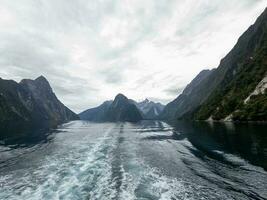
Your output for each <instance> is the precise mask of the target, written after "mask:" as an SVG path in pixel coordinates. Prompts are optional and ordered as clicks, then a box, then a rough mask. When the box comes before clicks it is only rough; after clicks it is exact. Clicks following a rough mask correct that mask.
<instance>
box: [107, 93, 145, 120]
mask: <svg viewBox="0 0 267 200" xmlns="http://www.w3.org/2000/svg"><path fill="white" fill-rule="evenodd" d="M142 119H143V117H142V115H141V113H140V111H139V110H138V108H137V107H136V106H135V105H134V104H133V103H132V102H131V101H130V100H129V99H128V98H127V97H126V96H124V95H122V94H118V95H117V96H116V97H115V99H114V101H113V102H112V104H111V105H110V107H109V109H108V111H107V114H106V120H107V121H112V122H116V121H128V122H137V121H140V120H142Z"/></svg>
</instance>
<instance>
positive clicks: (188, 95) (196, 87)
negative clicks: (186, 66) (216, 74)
mask: <svg viewBox="0 0 267 200" xmlns="http://www.w3.org/2000/svg"><path fill="white" fill-rule="evenodd" d="M213 71H214V70H203V71H201V72H200V73H199V74H198V75H197V76H196V78H194V79H193V80H192V81H191V83H190V84H188V85H187V86H186V88H185V89H184V91H183V92H182V94H181V95H179V96H178V97H177V98H176V99H175V100H174V101H172V102H170V103H168V104H167V105H166V107H165V108H164V110H163V112H162V113H161V115H160V119H167V120H174V119H177V118H180V117H182V116H184V115H185V114H189V113H192V112H193V111H194V110H195V109H196V108H197V107H198V106H199V105H200V104H201V103H202V102H203V101H205V100H206V98H207V95H208V93H207V91H206V92H204V91H205V90H206V89H207V88H206V87H205V84H204V81H205V80H206V79H207V78H208V77H209V75H210V74H211V73H213Z"/></svg>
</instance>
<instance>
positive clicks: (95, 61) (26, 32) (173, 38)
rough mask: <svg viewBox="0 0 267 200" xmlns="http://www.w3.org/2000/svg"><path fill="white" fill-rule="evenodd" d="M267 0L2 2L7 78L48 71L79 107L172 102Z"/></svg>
mask: <svg viewBox="0 0 267 200" xmlns="http://www.w3.org/2000/svg"><path fill="white" fill-rule="evenodd" d="M266 6H267V0H223V1H222V0H69V1H66V0H19V1H16V0H0V27H1V28H0V77H2V78H5V79H14V80H16V81H20V80H21V79H23V78H36V77H38V76H39V75H44V76H45V77H46V78H47V79H48V80H49V82H50V84H51V86H52V87H53V89H54V91H55V93H56V95H57V96H58V98H59V99H60V100H61V101H62V102H63V103H64V104H65V105H67V106H68V107H70V108H71V109H73V110H74V111H76V112H80V111H82V110H84V109H87V108H90V107H93V106H96V105H98V104H100V103H101V102H103V101H104V100H108V99H113V98H114V96H115V95H116V94H117V93H123V94H125V95H126V96H128V97H129V98H132V99H135V100H141V99H144V98H146V97H147V98H150V99H152V100H156V101H160V102H162V103H167V102H169V101H171V100H173V99H174V98H175V97H176V96H177V95H178V94H179V93H180V92H181V91H182V90H183V88H184V87H185V86H186V84H188V83H189V82H190V81H191V79H192V78H194V76H196V75H197V74H198V73H199V72H200V71H201V70H202V69H211V68H214V67H217V66H218V64H219V62H220V59H221V58H223V57H224V56H225V55H226V54H227V53H228V52H229V51H230V49H231V48H232V47H233V45H234V44H235V43H236V41H237V39H238V37H239V36H240V35H241V34H242V33H243V32H244V31H245V30H246V29H247V28H248V27H249V25H251V24H253V23H254V21H255V20H256V18H257V17H258V16H259V15H260V14H261V12H262V11H263V10H264V8H265V7H266Z"/></svg>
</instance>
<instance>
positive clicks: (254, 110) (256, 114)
mask: <svg viewBox="0 0 267 200" xmlns="http://www.w3.org/2000/svg"><path fill="white" fill-rule="evenodd" d="M266 92H267V91H266ZM266 92H265V94H259V95H254V96H251V98H250V100H249V102H248V103H247V104H244V105H243V106H242V109H241V110H239V111H236V112H235V113H234V114H233V120H238V121H267V93H266Z"/></svg>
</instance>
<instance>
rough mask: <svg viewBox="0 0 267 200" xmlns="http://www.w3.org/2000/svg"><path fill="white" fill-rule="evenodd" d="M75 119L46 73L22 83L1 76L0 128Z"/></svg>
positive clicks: (33, 125)
mask: <svg viewBox="0 0 267 200" xmlns="http://www.w3.org/2000/svg"><path fill="white" fill-rule="evenodd" d="M75 119H78V116H77V115H76V114H75V113H74V112H72V111H71V110H70V109H68V108H67V107H66V106H64V105H63V104H62V103H61V102H60V101H59V100H58V99H57V97H56V95H55V94H54V93H53V90H52V88H51V87H50V84H49V83H48V81H47V80H46V79H45V78H44V77H43V76H41V77H39V78H37V79H35V80H29V79H24V80H22V81H21V82H20V83H16V82H15V81H12V80H3V79H0V122H1V123H0V124H1V125H0V126H1V127H0V128H9V127H10V128H13V127H38V126H43V125H47V126H55V125H57V124H60V123H63V122H66V121H69V120H75Z"/></svg>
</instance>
